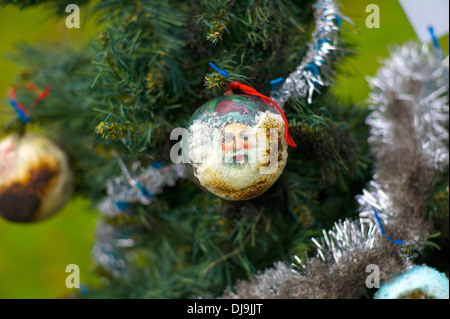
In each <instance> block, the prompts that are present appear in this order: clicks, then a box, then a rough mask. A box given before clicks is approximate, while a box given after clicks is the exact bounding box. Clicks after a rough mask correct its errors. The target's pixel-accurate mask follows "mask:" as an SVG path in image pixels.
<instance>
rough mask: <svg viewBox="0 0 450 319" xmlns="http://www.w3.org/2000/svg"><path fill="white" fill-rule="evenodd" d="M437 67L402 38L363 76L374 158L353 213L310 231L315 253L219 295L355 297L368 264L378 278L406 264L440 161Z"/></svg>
mask: <svg viewBox="0 0 450 319" xmlns="http://www.w3.org/2000/svg"><path fill="white" fill-rule="evenodd" d="M445 74H448V66H446V65H444V64H443V63H442V61H440V60H439V59H438V58H437V57H436V54H435V52H433V51H431V50H430V49H429V48H428V47H426V46H422V45H419V44H416V43H407V44H405V45H403V46H402V47H400V48H398V49H396V50H395V51H393V52H392V53H391V57H390V59H389V60H388V61H386V62H385V65H384V66H383V67H381V68H380V69H379V70H378V72H377V75H376V76H375V77H374V78H373V79H370V81H369V83H370V87H371V89H372V93H371V95H370V104H371V109H372V113H371V115H370V116H369V117H368V118H367V123H368V124H369V125H370V126H371V129H372V136H371V138H370V139H369V143H370V146H371V149H372V151H373V152H374V155H375V159H376V163H375V164H376V166H375V174H374V178H373V181H371V182H370V183H369V185H368V186H367V188H366V189H365V190H363V194H362V195H360V196H358V197H357V201H358V203H359V205H360V207H359V212H360V214H359V218H358V219H356V220H345V221H338V222H336V223H335V225H334V227H333V228H332V229H331V230H328V231H326V230H323V237H322V238H321V239H320V240H316V239H313V242H314V243H315V244H316V246H317V252H316V254H315V256H313V257H309V258H308V257H306V258H304V260H303V261H302V260H301V259H300V258H298V257H297V256H295V259H296V260H297V262H296V263H295V264H293V265H288V264H286V263H285V262H281V261H280V262H279V263H277V264H276V265H275V267H274V268H271V269H268V270H265V271H264V272H261V273H259V274H257V275H256V276H254V277H253V278H252V279H251V280H250V281H248V282H247V281H244V282H240V283H238V284H237V285H236V287H235V289H234V290H233V291H232V290H231V289H229V290H228V291H226V292H225V294H224V295H223V298H361V297H364V296H367V295H368V290H367V287H366V284H365V280H366V278H367V275H368V274H367V273H366V272H365V270H366V267H367V266H368V265H370V264H376V265H377V266H378V267H379V269H380V279H381V280H386V279H389V278H391V277H393V276H395V275H397V274H399V273H401V272H403V271H405V270H406V269H408V268H409V267H410V266H411V265H412V262H413V258H412V257H413V254H411V251H413V252H414V251H417V252H420V251H421V250H423V248H424V244H425V242H426V239H427V236H428V235H429V233H430V231H431V230H432V229H431V224H430V223H429V222H428V221H427V216H426V215H427V200H428V197H429V193H430V189H431V186H432V182H433V180H434V179H435V178H436V177H437V176H438V175H439V173H441V171H442V170H443V169H444V168H445V167H448V156H449V154H448V146H447V145H448V89H447V87H446V77H445ZM375 210H377V211H379V216H380V222H381V223H382V224H383V225H380V224H379V221H378V220H377V219H376V215H375V213H374V211H375ZM380 227H383V228H384V229H385V233H386V234H383V233H381V231H380V230H381V228H380ZM385 235H386V236H385ZM388 236H389V237H388ZM394 240H396V241H394ZM395 242H401V243H402V244H395ZM405 252H407V253H405Z"/></svg>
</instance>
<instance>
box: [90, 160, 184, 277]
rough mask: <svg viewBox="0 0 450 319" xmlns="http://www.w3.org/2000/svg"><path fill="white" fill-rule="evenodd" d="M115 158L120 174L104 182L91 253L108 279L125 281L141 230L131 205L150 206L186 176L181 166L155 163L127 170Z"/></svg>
mask: <svg viewBox="0 0 450 319" xmlns="http://www.w3.org/2000/svg"><path fill="white" fill-rule="evenodd" d="M115 157H116V159H117V162H118V165H119V166H120V167H121V170H122V174H121V175H120V176H118V177H116V178H114V179H112V180H110V181H109V182H108V183H107V185H106V190H107V196H106V197H105V199H104V200H103V201H102V202H100V204H99V205H98V208H99V212H100V215H101V216H102V217H103V218H102V219H100V220H99V221H98V222H97V226H96V230H95V237H96V242H95V245H94V246H93V248H92V252H91V253H92V257H93V259H94V260H95V262H96V264H97V265H98V266H100V267H101V268H102V269H103V270H106V271H107V272H108V275H109V276H112V277H115V278H121V279H127V278H129V277H130V272H131V271H132V267H130V265H131V263H130V262H129V261H130V260H133V258H135V257H136V256H135V251H134V249H135V248H136V247H138V246H139V245H140V243H139V238H135V237H138V236H139V235H137V236H136V234H138V233H139V232H140V231H142V228H143V225H142V222H140V221H139V217H138V216H137V215H136V214H137V213H136V211H135V210H134V209H133V207H132V206H133V204H137V203H139V204H141V205H150V204H151V203H152V202H153V201H154V200H155V199H156V195H158V194H160V193H161V192H163V188H164V187H166V186H169V187H170V186H174V185H175V183H176V182H177V181H178V180H179V179H183V178H186V177H187V176H186V171H185V169H184V166H183V164H170V165H166V166H164V165H162V164H161V163H159V162H155V163H153V164H151V165H149V166H148V167H147V168H143V167H142V166H141V164H140V163H139V162H135V163H133V164H132V165H131V168H130V169H128V168H127V167H126V165H125V163H124V162H123V160H122V159H121V158H120V157H119V156H118V155H117V154H115Z"/></svg>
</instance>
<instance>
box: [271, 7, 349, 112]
mask: <svg viewBox="0 0 450 319" xmlns="http://www.w3.org/2000/svg"><path fill="white" fill-rule="evenodd" d="M314 17H315V24H316V25H315V29H314V32H313V34H312V36H311V40H310V41H309V44H308V51H307V53H306V56H305V57H304V58H303V60H302V63H301V64H300V65H299V66H298V67H297V69H296V70H295V71H293V72H292V73H291V74H290V75H289V76H288V77H287V78H286V80H285V81H284V82H283V84H282V85H280V86H279V87H276V88H275V89H273V90H272V92H271V96H270V97H271V99H272V100H274V101H275V102H276V103H277V104H278V105H279V106H280V107H283V105H284V104H285V103H286V102H287V101H288V100H289V99H290V98H296V97H307V99H308V103H311V102H312V96H313V93H314V91H318V88H319V87H320V86H327V85H329V82H330V80H331V77H332V75H333V74H334V72H333V62H334V61H335V60H336V57H337V55H338V52H339V50H342V48H341V43H340V42H341V37H340V31H341V23H342V20H343V19H347V18H346V17H345V16H343V15H342V14H341V13H340V11H339V8H338V4H337V3H336V2H335V1H333V0H319V1H317V3H316V4H315V5H314Z"/></svg>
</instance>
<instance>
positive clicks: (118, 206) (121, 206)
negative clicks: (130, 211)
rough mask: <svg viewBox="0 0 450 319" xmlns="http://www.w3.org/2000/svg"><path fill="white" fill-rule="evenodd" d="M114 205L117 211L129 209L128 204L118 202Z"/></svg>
mask: <svg viewBox="0 0 450 319" xmlns="http://www.w3.org/2000/svg"><path fill="white" fill-rule="evenodd" d="M114 204H115V205H116V207H117V208H118V209H119V210H125V209H127V208H128V207H130V204H129V203H128V202H123V201H120V200H118V201H115V202H114Z"/></svg>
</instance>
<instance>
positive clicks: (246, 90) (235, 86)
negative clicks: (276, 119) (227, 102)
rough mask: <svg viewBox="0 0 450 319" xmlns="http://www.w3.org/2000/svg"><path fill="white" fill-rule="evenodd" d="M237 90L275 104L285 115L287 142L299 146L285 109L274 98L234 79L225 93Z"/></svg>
mask: <svg viewBox="0 0 450 319" xmlns="http://www.w3.org/2000/svg"><path fill="white" fill-rule="evenodd" d="M232 90H233V91H236V90H240V91H241V92H243V93H245V94H248V95H254V96H257V97H259V98H260V99H261V100H263V101H264V102H266V104H267V105H269V106H270V107H272V108H274V106H275V107H276V108H277V109H278V112H279V113H280V114H281V116H282V117H283V120H284V124H285V125H284V128H285V136H286V142H287V144H288V145H289V146H290V147H297V145H296V144H295V142H294V139H293V138H292V136H291V134H290V133H289V125H288V121H287V119H286V116H285V115H284V112H283V110H282V109H281V108H280V107H279V106H278V104H277V103H275V101H274V100H272V99H271V98H269V97H267V96H265V95H262V94H261V93H259V92H258V91H256V90H255V89H254V88H252V87H251V86H248V85H245V84H242V83H240V82H238V81H233V82H230V83H229V84H228V86H227V89H226V91H225V95H230V94H231V91H232Z"/></svg>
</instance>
